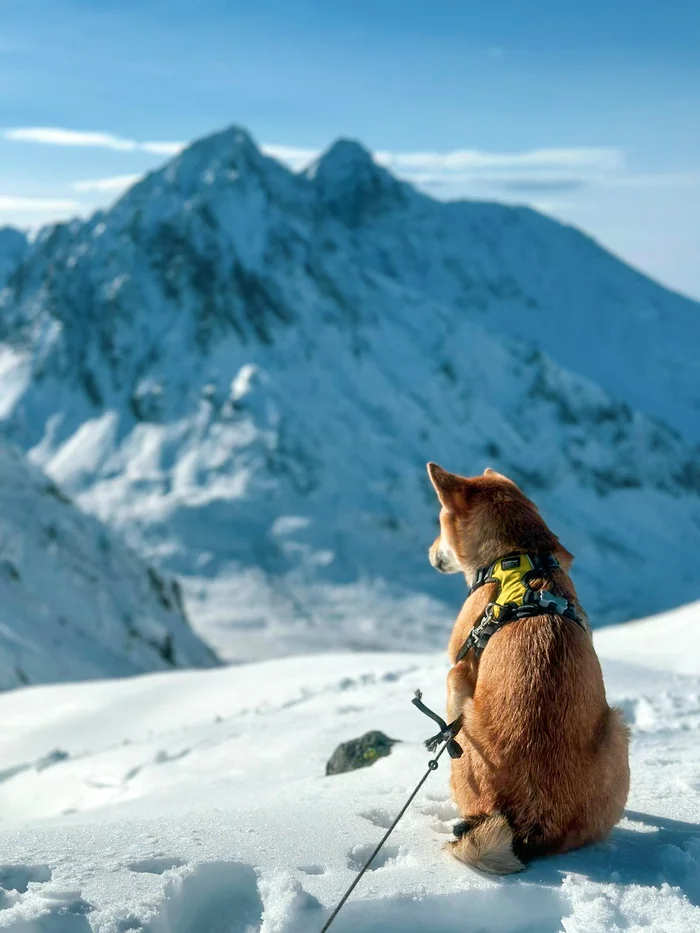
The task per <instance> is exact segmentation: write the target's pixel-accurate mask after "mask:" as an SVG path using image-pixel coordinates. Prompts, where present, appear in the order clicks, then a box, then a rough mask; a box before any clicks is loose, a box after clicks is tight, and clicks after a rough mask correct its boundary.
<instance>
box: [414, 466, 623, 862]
mask: <svg viewBox="0 0 700 933" xmlns="http://www.w3.org/2000/svg"><path fill="white" fill-rule="evenodd" d="M428 473H429V476H430V479H431V481H432V483H433V486H434V487H435V491H436V492H437V495H438V499H439V500H440V505H441V510H440V534H439V536H438V538H437V540H436V541H435V542H434V544H433V545H432V547H431V548H430V562H431V564H432V565H433V566H434V567H435V568H437V569H438V570H440V571H441V572H443V573H458V572H459V573H463V574H464V575H465V577H466V580H467V584H468V585H469V586H470V587H471V589H470V592H469V595H468V596H467V599H466V601H465V603H464V605H463V606H462V609H461V611H460V613H459V615H458V617H457V621H456V623H455V626H454V629H453V632H452V636H451V638H450V642H449V648H448V651H449V656H450V662H451V664H452V668H451V670H450V672H449V674H448V678H447V710H448V717H449V719H450V720H451V721H454V725H453V733H454V734H455V735H456V738H457V740H458V742H459V743H460V745H462V747H463V749H464V754H463V756H462V757H461V758H458V759H456V760H454V761H453V762H452V775H451V788H452V795H453V797H454V800H455V802H456V803H457V805H458V807H459V809H460V812H461V814H462V816H463V820H462V822H461V823H458V824H457V826H455V829H454V834H455V836H456V837H457V839H456V841H453V842H451V843H449V845H450V848H451V851H452V854H453V855H454V856H455V857H456V858H458V859H461V860H462V861H464V862H467V863H468V864H470V865H472V866H474V867H475V868H478V869H481V870H482V871H487V872H493V873H496V874H509V873H511V872H516V871H521V870H522V869H523V868H524V867H525V865H526V863H527V862H528V861H529V860H530V859H532V858H535V857H538V856H542V855H548V854H554V853H561V852H566V851H568V850H569V849H574V848H577V847H579V846H583V845H586V844H587V843H592V842H596V841H598V840H601V839H603V838H604V837H605V836H606V835H607V834H608V833H609V832H610V830H611V829H612V827H613V826H614V825H615V823H616V822H617V821H618V820H619V819H620V817H621V815H622V812H623V809H624V806H625V802H626V800H627V793H628V790H629V763H628V743H629V738H628V730H627V727H626V726H625V725H624V722H623V720H622V716H621V713H620V711H619V710H616V709H611V708H610V707H609V706H608V704H607V701H606V697H605V688H604V685H603V676H602V673H601V669H600V664H599V661H598V658H597V656H596V653H595V649H594V647H593V640H592V638H591V634H590V628H589V626H588V621H587V619H586V617H585V615H584V612H583V610H582V608H581V606H580V605H579V602H578V598H577V596H576V591H575V589H574V586H573V583H572V582H571V579H570V577H569V575H568V571H569V568H570V566H571V562H572V560H573V557H572V555H571V554H570V553H569V552H568V551H567V550H566V549H565V548H564V547H563V546H562V544H561V543H560V541H559V539H558V538H557V536H556V535H555V534H554V533H553V532H552V531H550V530H549V528H548V527H547V525H546V524H545V522H544V520H543V518H542V516H541V515H540V513H539V511H538V509H537V507H536V506H535V504H534V503H533V502H532V501H531V500H530V499H528V498H527V496H525V495H524V494H523V493H522V492H521V490H520V489H519V488H518V487H517V486H516V484H515V483H513V482H512V481H511V480H510V479H508V478H507V477H506V476H503V475H501V474H500V473H496V472H494V471H493V470H486V471H485V472H484V474H483V476H476V477H471V478H467V477H463V476H457V475H455V474H453V473H448V472H447V471H445V470H443V469H442V468H441V467H439V466H437V465H436V464H434V463H429V464H428Z"/></svg>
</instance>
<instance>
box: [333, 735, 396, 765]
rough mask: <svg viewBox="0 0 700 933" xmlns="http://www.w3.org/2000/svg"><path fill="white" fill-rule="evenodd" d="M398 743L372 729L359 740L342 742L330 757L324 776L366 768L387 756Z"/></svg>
mask: <svg viewBox="0 0 700 933" xmlns="http://www.w3.org/2000/svg"><path fill="white" fill-rule="evenodd" d="M398 741H399V740H398V739H390V738H389V736H388V735H384V733H383V732H379V731H378V730H376V729H374V730H372V731H371V732H365V734H364V735H361V736H360V738H359V739H351V740H350V741H349V742H342V743H341V744H340V745H339V746H338V747H337V748H336V750H335V751H334V752H333V754H332V755H331V757H330V759H329V761H328V764H327V765H326V774H342V773H343V772H344V771H355V770H357V768H367V767H369V765H373V764H374V762H375V761H376V760H377V759H378V758H384V757H385V756H386V755H388V754H389V752H390V751H391V746H392V745H395V744H396V743H397V742H398Z"/></svg>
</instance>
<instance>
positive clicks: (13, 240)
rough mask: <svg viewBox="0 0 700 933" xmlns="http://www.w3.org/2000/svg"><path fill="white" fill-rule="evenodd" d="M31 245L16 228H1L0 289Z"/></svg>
mask: <svg viewBox="0 0 700 933" xmlns="http://www.w3.org/2000/svg"><path fill="white" fill-rule="evenodd" d="M28 249H29V243H28V242H27V238H26V236H25V235H24V234H23V233H22V232H21V231H20V230H15V229H14V227H0V288H2V287H3V285H4V284H5V282H6V281H7V279H8V278H9V277H10V275H11V274H12V273H13V272H14V270H15V269H16V268H17V266H18V265H19V264H20V262H21V261H22V259H23V258H24V257H25V256H26V254H27V251H28Z"/></svg>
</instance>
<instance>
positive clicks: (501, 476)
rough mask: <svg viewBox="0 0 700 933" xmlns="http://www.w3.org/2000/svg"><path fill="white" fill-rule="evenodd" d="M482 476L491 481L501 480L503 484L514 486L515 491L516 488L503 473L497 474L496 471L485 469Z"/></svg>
mask: <svg viewBox="0 0 700 933" xmlns="http://www.w3.org/2000/svg"><path fill="white" fill-rule="evenodd" d="M484 476H488V477H490V478H491V479H500V480H503V482H504V483H510V485H511V486H515V488H516V489H517V488H518V487H517V485H516V484H515V483H514V482H513V480H512V479H511V478H510V477H509V476H506V475H505V473H499V472H497V471H496V470H492V469H491V467H486V469H485V470H484Z"/></svg>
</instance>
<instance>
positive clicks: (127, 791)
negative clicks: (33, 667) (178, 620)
mask: <svg viewBox="0 0 700 933" xmlns="http://www.w3.org/2000/svg"><path fill="white" fill-rule="evenodd" d="M664 632H668V634H669V637H668V638H667V639H663V633H664ZM660 633H661V634H660ZM698 633H700V604H695V605H693V606H689V607H687V608H686V609H684V610H682V611H681V612H679V613H676V614H673V615H669V616H667V617H661V618H659V619H656V620H650V621H647V622H641V623H638V624H635V623H632V624H628V625H624V626H620V627H613V628H610V629H605V630H603V631H599V632H597V633H596V641H597V646H598V650H599V652H600V654H601V655H602V658H603V666H604V671H605V676H606V684H607V691H608V698H609V700H610V701H611V702H614V703H616V704H618V705H619V706H621V707H622V708H623V710H624V712H625V715H626V718H627V720H628V722H629V723H630V725H631V728H632V747H631V765H632V788H631V793H630V798H629V801H628V809H627V811H626V814H625V818H624V820H623V821H622V822H621V824H620V825H619V826H618V827H616V828H615V830H614V831H613V833H612V835H611V836H610V838H609V839H608V840H607V841H606V842H604V843H602V844H600V845H597V846H594V847H591V848H587V849H583V850H580V851H578V852H573V853H570V854H567V855H564V856H561V857H557V858H553V859H545V860H541V861H537V862H534V863H533V864H532V865H531V866H530V867H529V868H528V870H527V871H526V872H525V873H523V874H522V875H518V876H512V877H510V878H507V879H497V878H494V877H485V876H482V875H478V874H477V873H475V872H472V871H470V870H469V869H468V868H467V867H466V866H464V865H463V864H460V863H458V862H456V861H455V860H454V859H452V858H451V856H449V855H447V854H446V853H444V852H443V851H442V845H443V843H444V842H445V841H446V840H447V838H448V837H449V834H450V829H451V825H452V822H453V820H454V818H455V817H456V813H455V810H454V808H453V806H452V804H451V803H450V800H449V792H448V782H447V776H448V769H447V768H446V767H444V766H443V765H441V767H440V769H439V770H438V771H437V772H436V773H435V774H432V775H431V776H430V778H429V780H428V783H427V784H426V785H425V787H424V788H423V790H422V791H421V792H420V794H419V795H418V797H417V798H416V800H415V802H414V804H413V805H412V806H411V808H410V809H409V811H408V812H407V814H406V816H405V817H404V819H403V820H402V821H401V823H400V824H399V826H398V828H397V829H396V831H395V833H394V834H393V835H392V837H391V838H390V840H389V842H388V843H387V846H386V847H385V849H384V850H383V851H382V853H381V854H380V856H379V857H378V860H377V861H376V862H375V864H374V869H373V870H372V871H370V872H368V874H367V875H366V876H365V877H364V878H363V879H362V881H361V882H360V885H359V886H358V888H357V890H356V892H355V894H354V895H353V897H352V899H351V901H350V902H349V903H348V904H347V905H346V907H345V909H344V910H343V912H342V913H341V914H340V916H339V917H338V919H337V921H336V924H335V925H334V926H333V927H332V930H333V933H349V931H355V933H380V931H381V933H388V931H394V930H397V931H398V930H400V931H401V933H427V931H429V933H477V931H483V930H488V931H490V933H557V931H565V933H619V931H622V930H625V931H627V933H641V931H644V933H690V931H693V930H697V929H700V825H699V820H700V782H699V781H698V774H699V773H700V741H698V739H699V737H700V736H699V731H700V660H699V659H700V650H699V649H700V637H699V634H698ZM660 638H662V640H664V650H663V652H662V653H660V652H659V649H658V645H659V639H660ZM445 672H446V666H445V663H444V661H443V658H442V656H437V655H417V654H409V655H403V654H359V653H355V654H345V655H342V654H335V655H328V656H325V657H323V656H315V657H306V658H292V659H286V660H274V661H265V662H261V663H257V664H252V665H247V666H241V667H231V668H224V669H220V670H216V671H212V672H206V673H202V672H168V673H162V674H153V675H147V676H141V677H137V678H131V679H128V680H124V681H108V682H102V683H91V684H83V685H61V686H52V687H31V688H27V689H23V690H19V691H15V692H12V693H8V694H5V695H3V696H0V736H1V740H2V749H3V772H2V774H0V818H1V819H2V826H3V832H2V834H0V887H1V888H2V889H3V890H2V891H1V892H0V893H1V894H2V903H1V904H0V907H3V908H5V909H4V910H0V929H3V930H7V931H8V933H90V931H94V933H126V931H128V930H133V931H139V930H140V931H143V933H256V931H259V933H318V931H319V930H320V928H321V926H322V925H323V922H324V920H325V918H326V917H327V916H328V911H329V910H330V909H331V908H332V906H333V905H334V904H335V902H336V901H337V900H338V898H339V897H340V894H341V893H342V892H343V890H344V889H345V888H346V887H347V885H348V884H349V883H350V881H351V880H352V879H353V878H354V877H355V875H356V873H357V870H358V868H359V865H360V864H361V863H362V862H363V861H364V859H365V858H366V857H367V855H368V854H369V852H371V850H372V848H373V847H374V845H375V844H376V842H377V841H378V840H379V838H380V837H381V835H382V834H383V832H384V828H385V827H387V826H388V825H389V823H390V821H391V820H392V818H393V816H394V815H395V814H396V813H397V812H398V810H399V808H400V806H401V805H402V804H403V802H404V801H405V799H406V797H407V796H408V793H409V792H410V791H411V790H412V789H413V787H414V786H415V784H416V783H417V781H418V779H419V777H420V776H421V775H422V774H423V773H424V771H425V768H426V763H427V757H428V756H427V754H426V752H425V750H424V749H423V748H422V744H421V743H422V740H423V739H424V738H425V737H426V736H427V735H429V734H431V733H432V731H433V729H434V726H433V724H432V723H431V722H430V721H429V720H427V719H426V718H425V717H423V716H421V715H420V714H419V713H418V712H417V711H415V710H414V708H413V707H412V706H411V703H410V699H411V697H412V695H413V691H414V689H415V688H416V687H421V688H422V689H423V690H424V692H425V698H426V700H427V701H428V702H429V703H431V704H433V705H434V706H436V707H439V705H440V704H441V698H442V697H443V696H444V677H445ZM375 728H379V729H382V730H383V731H384V732H386V733H387V734H388V735H390V736H392V737H394V738H397V739H401V740H402V741H401V744H398V745H396V746H394V749H393V751H392V753H391V755H389V757H387V758H382V759H381V760H379V761H378V762H377V763H376V764H374V765H373V766H372V767H371V768H367V769H363V770H360V771H355V772H351V773H349V774H342V775H336V776H333V777H325V776H324V766H325V762H326V760H327V758H328V757H329V755H330V753H331V752H332V751H333V749H334V748H335V746H336V745H337V744H338V742H341V741H343V740H346V739H350V738H355V737H356V736H358V735H360V734H361V733H363V732H364V731H366V730H368V729H375Z"/></svg>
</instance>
